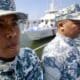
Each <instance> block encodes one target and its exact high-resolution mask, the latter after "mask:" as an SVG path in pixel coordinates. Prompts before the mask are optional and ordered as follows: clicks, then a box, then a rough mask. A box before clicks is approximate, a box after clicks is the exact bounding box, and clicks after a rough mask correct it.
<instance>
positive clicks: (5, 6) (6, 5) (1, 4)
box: [0, 0, 16, 10]
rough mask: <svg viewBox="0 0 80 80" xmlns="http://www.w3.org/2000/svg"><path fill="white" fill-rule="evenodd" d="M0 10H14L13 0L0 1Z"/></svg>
mask: <svg viewBox="0 0 80 80" xmlns="http://www.w3.org/2000/svg"><path fill="white" fill-rule="evenodd" d="M0 9H2V10H16V6H15V2H14V0H0Z"/></svg>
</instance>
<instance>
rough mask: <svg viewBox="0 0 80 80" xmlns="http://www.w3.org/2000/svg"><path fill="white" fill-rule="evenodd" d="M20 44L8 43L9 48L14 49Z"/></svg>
mask: <svg viewBox="0 0 80 80" xmlns="http://www.w3.org/2000/svg"><path fill="white" fill-rule="evenodd" d="M17 46H18V43H10V44H8V45H7V48H11V49H14V48H16V47H17Z"/></svg>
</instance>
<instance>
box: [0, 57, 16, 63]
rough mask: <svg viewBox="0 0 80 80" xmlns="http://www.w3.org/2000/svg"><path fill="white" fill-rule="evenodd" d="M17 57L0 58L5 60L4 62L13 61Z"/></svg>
mask: <svg viewBox="0 0 80 80" xmlns="http://www.w3.org/2000/svg"><path fill="white" fill-rule="evenodd" d="M14 59H15V57H12V58H2V57H0V60H2V61H4V62H11V61H13V60H14Z"/></svg>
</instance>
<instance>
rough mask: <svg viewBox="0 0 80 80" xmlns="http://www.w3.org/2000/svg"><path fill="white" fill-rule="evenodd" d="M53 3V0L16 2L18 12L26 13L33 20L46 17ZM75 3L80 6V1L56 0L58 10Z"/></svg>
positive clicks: (21, 0)
mask: <svg viewBox="0 0 80 80" xmlns="http://www.w3.org/2000/svg"><path fill="white" fill-rule="evenodd" d="M51 2H52V0H15V3H16V10H17V11H22V12H25V13H26V14H28V16H29V19H31V20H35V19H38V18H40V17H42V16H44V14H45V11H46V10H48V8H49V5H50V3H51ZM75 3H78V4H80V0H54V5H55V7H56V8H57V10H59V9H62V8H65V7H68V6H70V5H71V4H75Z"/></svg>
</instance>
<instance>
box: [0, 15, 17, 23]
mask: <svg viewBox="0 0 80 80" xmlns="http://www.w3.org/2000/svg"><path fill="white" fill-rule="evenodd" d="M5 20H10V21H11V20H18V18H17V16H16V15H6V16H1V17H0V22H3V21H5Z"/></svg>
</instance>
